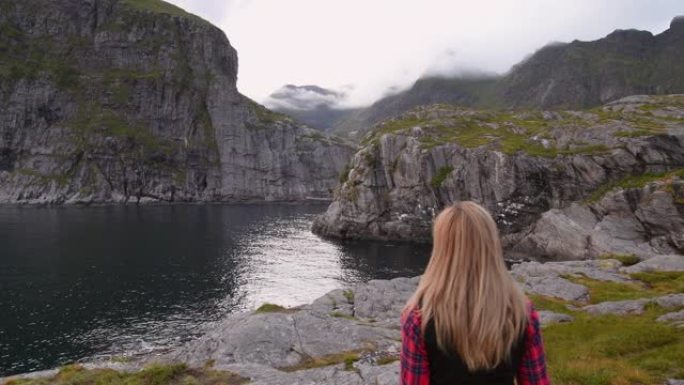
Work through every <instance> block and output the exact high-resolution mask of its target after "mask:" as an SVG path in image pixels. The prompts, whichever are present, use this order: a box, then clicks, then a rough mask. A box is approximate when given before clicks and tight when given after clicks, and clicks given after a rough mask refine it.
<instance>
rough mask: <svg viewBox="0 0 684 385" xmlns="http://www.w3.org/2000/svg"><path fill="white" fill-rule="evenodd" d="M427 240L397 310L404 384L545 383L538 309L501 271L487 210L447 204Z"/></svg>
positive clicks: (503, 268) (500, 257)
mask: <svg viewBox="0 0 684 385" xmlns="http://www.w3.org/2000/svg"><path fill="white" fill-rule="evenodd" d="M433 242H434V243H433V251H432V257H431V259H430V263H429V264H428V267H427V268H426V271H425V274H424V275H423V277H422V279H421V282H420V284H419V286H418V289H417V290H416V293H415V294H414V295H413V297H412V298H411V299H410V300H409V302H408V304H407V306H406V309H405V311H404V314H403V316H402V336H403V337H402V345H403V348H402V355H401V364H402V368H401V369H402V376H401V377H402V383H403V384H411V385H414V384H433V385H441V384H492V385H494V384H501V385H511V384H513V383H514V379H517V381H518V384H521V385H525V384H540V385H545V384H548V378H547V376H546V367H545V364H544V351H543V345H542V340H541V335H540V330H539V317H538V314H537V312H536V311H534V309H533V308H532V305H531V303H530V302H529V301H528V300H527V299H526V298H525V296H524V294H523V293H522V291H521V290H520V288H519V287H518V285H517V284H516V283H515V282H514V281H513V279H512V278H511V276H510V274H509V273H508V271H507V270H506V266H505V264H504V261H503V252H502V250H501V244H500V241H499V236H498V231H497V229H496V224H495V223H494V221H493V220H492V218H491V216H490V215H489V213H488V212H487V211H486V210H484V209H483V208H482V207H480V206H478V205H477V204H475V203H472V202H462V203H458V204H456V205H454V206H451V207H449V208H447V209H445V210H444V211H443V212H442V213H440V215H439V216H438V217H437V219H436V220H435V225H434V240H433Z"/></svg>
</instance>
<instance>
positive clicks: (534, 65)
mask: <svg viewBox="0 0 684 385" xmlns="http://www.w3.org/2000/svg"><path fill="white" fill-rule="evenodd" d="M683 58H684V18H682V17H677V18H675V19H674V20H672V23H671V24H670V28H669V29H668V30H666V31H664V32H662V33H660V34H658V35H655V36H654V35H653V34H652V33H651V32H647V31H637V30H617V31H615V32H613V33H611V34H609V35H608V36H606V37H604V38H603V39H599V40H596V41H591V42H582V41H573V42H572V43H569V44H554V45H549V46H547V47H544V48H542V49H540V50H539V51H537V52H536V53H535V54H534V55H532V56H531V57H530V58H529V59H527V60H525V61H523V62H522V63H520V64H518V65H516V66H514V67H513V69H511V71H510V72H509V73H508V74H507V75H506V76H505V77H504V78H503V79H502V80H501V83H500V85H499V89H500V94H501V96H502V98H503V100H504V101H505V102H506V104H508V105H513V106H522V107H541V108H584V107H593V106H597V105H601V104H603V103H607V102H610V101H613V100H616V99H619V98H621V97H624V96H627V95H637V94H674V93H682V92H684V65H683V64H684V59H683Z"/></svg>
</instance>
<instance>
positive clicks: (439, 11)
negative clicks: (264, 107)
mask: <svg viewBox="0 0 684 385" xmlns="http://www.w3.org/2000/svg"><path fill="white" fill-rule="evenodd" d="M171 2H173V3H175V4H177V5H179V6H182V7H184V8H186V9H188V10H190V11H192V12H195V13H197V14H199V15H200V16H202V17H204V18H206V19H208V20H210V21H212V22H213V23H215V24H217V25H218V26H219V27H221V28H222V29H223V30H224V31H225V32H226V34H227V35H228V38H229V39H230V41H231V44H232V45H233V46H234V47H235V48H236V49H237V50H238V54H239V58H240V72H239V81H238V86H239V88H240V90H241V91H242V92H243V93H245V94H246V95H248V96H250V97H252V98H254V99H256V100H259V101H262V100H264V99H265V98H266V97H267V96H268V95H269V94H270V93H271V92H273V91H274V90H276V89H278V88H280V87H281V86H282V85H284V84H288V83H293V84H317V85H320V86H323V87H329V88H339V87H341V85H353V89H351V90H350V91H349V98H350V100H351V101H352V102H353V103H354V104H366V103H370V102H372V101H373V100H375V99H377V98H378V97H380V96H381V95H382V94H383V93H385V92H386V91H387V90H388V89H389V88H390V87H396V86H399V87H406V86H408V85H410V84H411V83H412V82H413V81H414V80H415V79H416V78H418V77H419V76H421V75H422V74H424V73H426V72H428V71H430V72H435V71H439V72H447V71H448V72H450V71H455V70H473V69H477V70H481V71H487V72H504V71H506V70H507V69H508V68H510V66H511V65H513V64H515V63H516V62H518V61H520V60H521V59H523V58H524V57H525V56H526V55H528V54H530V53H532V52H533V51H534V50H535V49H537V48H540V47H541V46H543V45H545V44H547V43H549V42H552V41H572V40H574V39H580V40H593V39H597V38H600V37H603V36H604V35H606V34H608V33H610V32H611V31H612V30H614V29H617V28H637V29H645V30H650V31H653V32H654V33H657V32H660V31H662V30H664V29H666V28H667V26H668V25H669V22H670V20H671V19H672V17H674V16H675V15H678V14H684V1H681V0H572V1H569V0H568V1H560V0H556V1H551V0H479V1H477V2H475V1H470V0H345V1H337V0H287V1H283V0H229V1H218V0H171Z"/></svg>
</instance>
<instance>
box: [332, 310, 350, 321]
mask: <svg viewBox="0 0 684 385" xmlns="http://www.w3.org/2000/svg"><path fill="white" fill-rule="evenodd" d="M330 316H331V317H335V318H344V319H348V320H356V318H354V317H353V316H350V315H349V314H345V313H342V312H339V311H334V312H332V313H330Z"/></svg>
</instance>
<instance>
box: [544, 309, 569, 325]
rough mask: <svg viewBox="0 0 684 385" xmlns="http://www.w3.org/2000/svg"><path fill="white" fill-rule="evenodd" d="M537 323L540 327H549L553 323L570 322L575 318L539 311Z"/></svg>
mask: <svg viewBox="0 0 684 385" xmlns="http://www.w3.org/2000/svg"><path fill="white" fill-rule="evenodd" d="M538 313H539V321H540V322H541V324H542V325H550V324H554V323H562V322H572V321H574V320H575V317H573V316H571V315H568V314H563V313H554V312H552V311H548V310H539V311H538Z"/></svg>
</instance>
